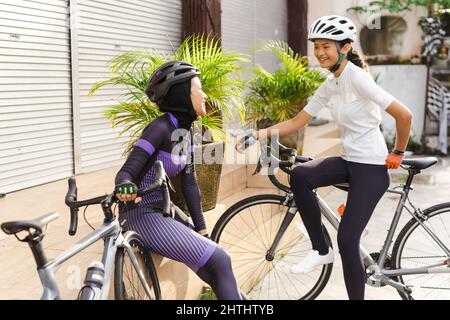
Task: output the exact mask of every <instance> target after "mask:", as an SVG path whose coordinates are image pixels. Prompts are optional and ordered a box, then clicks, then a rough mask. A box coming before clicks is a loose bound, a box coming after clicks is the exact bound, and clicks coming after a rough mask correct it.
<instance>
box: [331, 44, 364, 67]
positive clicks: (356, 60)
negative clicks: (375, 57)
mask: <svg viewBox="0 0 450 320" xmlns="http://www.w3.org/2000/svg"><path fill="white" fill-rule="evenodd" d="M347 43H350V44H352V41H351V40H350V39H345V40H343V41H339V42H338V48H340V49H339V51H340V50H341V49H342V47H344V46H345V45H346V44H347ZM347 60H348V61H351V62H352V63H353V64H354V65H356V66H358V67H360V68H361V69H364V70H365V71H367V72H369V65H368V64H367V62H366V61H365V60H364V58H363V57H362V55H361V54H360V53H359V52H358V51H356V50H355V49H353V47H352V49H351V50H350V51H349V52H348V53H347Z"/></svg>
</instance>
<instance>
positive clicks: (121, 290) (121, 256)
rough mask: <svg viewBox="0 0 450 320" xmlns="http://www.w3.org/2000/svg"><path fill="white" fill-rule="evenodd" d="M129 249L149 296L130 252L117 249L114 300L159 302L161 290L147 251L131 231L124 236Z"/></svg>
mask: <svg viewBox="0 0 450 320" xmlns="http://www.w3.org/2000/svg"><path fill="white" fill-rule="evenodd" d="M124 237H125V239H126V240H127V241H128V243H129V244H130V247H131V254H132V255H134V256H135V257H136V259H137V262H138V264H139V267H140V271H142V273H143V274H144V277H145V280H146V282H147V285H148V286H149V288H150V292H151V293H150V294H147V292H146V291H145V289H144V288H145V287H144V284H143V283H142V282H141V280H140V279H139V276H138V272H139V271H138V270H137V269H136V268H135V267H134V265H133V263H132V262H131V257H130V252H129V251H128V250H127V249H126V248H125V247H120V248H118V249H117V253H116V259H115V268H114V293H115V298H116V300H160V299H161V289H160V286H159V281H158V275H157V273H156V269H155V265H154V264H153V260H152V257H151V256H150V253H149V251H148V250H147V249H146V248H145V246H144V244H143V242H142V240H141V238H140V236H139V235H138V234H137V233H136V232H133V231H127V232H126V233H125V234H124Z"/></svg>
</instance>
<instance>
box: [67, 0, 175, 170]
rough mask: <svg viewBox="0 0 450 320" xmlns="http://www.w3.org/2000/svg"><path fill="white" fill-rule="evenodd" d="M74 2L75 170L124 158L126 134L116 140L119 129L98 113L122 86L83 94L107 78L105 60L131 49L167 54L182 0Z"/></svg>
mask: <svg viewBox="0 0 450 320" xmlns="http://www.w3.org/2000/svg"><path fill="white" fill-rule="evenodd" d="M77 3H78V4H77V10H76V14H77V19H78V23H77V30H76V32H77V38H78V41H77V43H78V48H76V50H77V53H76V55H75V56H76V57H77V68H78V71H77V75H76V77H78V79H79V80H78V83H79V93H80V102H79V123H80V132H79V136H80V144H79V146H76V147H77V149H76V150H79V154H80V157H79V158H80V159H79V160H77V161H79V163H77V173H79V172H90V171H93V170H98V169H102V168H107V167H111V166H114V165H119V164H121V163H122V162H123V160H124V159H123V157H122V152H123V150H124V145H125V143H126V141H127V137H121V138H119V139H117V134H118V133H119V132H120V130H119V129H115V130H114V131H113V129H112V128H111V125H110V123H109V122H108V120H107V119H106V118H104V116H103V115H102V114H101V113H102V112H103V111H104V110H105V108H107V107H109V106H112V105H115V104H116V99H117V98H118V97H119V95H120V94H121V93H123V92H124V91H123V89H121V88H113V87H104V88H103V89H100V90H99V91H98V92H97V93H96V94H95V95H94V96H88V92H89V90H90V89H91V88H92V86H93V84H95V83H96V82H98V81H101V80H105V79H108V78H109V76H110V73H109V70H108V69H107V68H106V63H107V61H109V60H110V59H112V58H113V57H115V56H117V55H118V54H120V53H121V52H124V51H128V50H133V49H149V48H155V49H159V50H161V51H162V52H165V53H169V52H172V46H171V44H172V45H173V46H174V47H175V48H176V47H177V46H178V45H179V43H180V41H181V23H182V15H181V0H77ZM169 39H170V40H169ZM76 77H75V78H76ZM77 90H78V89H77Z"/></svg>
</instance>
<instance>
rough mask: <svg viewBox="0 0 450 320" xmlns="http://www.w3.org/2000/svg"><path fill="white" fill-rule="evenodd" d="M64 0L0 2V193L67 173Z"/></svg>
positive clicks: (69, 160) (70, 150)
mask: <svg viewBox="0 0 450 320" xmlns="http://www.w3.org/2000/svg"><path fill="white" fill-rule="evenodd" d="M68 5H69V4H68V0H35V1H34V0H33V1H32V0H15V1H12V0H0V192H4V193H7V192H11V191H15V190H19V189H23V188H27V187H30V186H34V185H38V184H41V183H46V182H49V181H53V180H57V179H60V178H65V177H68V176H70V175H72V174H73V136H72V105H71V101H72V100H71V71H70V70H71V69H70V32H69V27H68V26H69V19H68V18H69V10H68Z"/></svg>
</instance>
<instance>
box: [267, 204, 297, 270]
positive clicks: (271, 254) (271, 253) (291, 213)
mask: <svg viewBox="0 0 450 320" xmlns="http://www.w3.org/2000/svg"><path fill="white" fill-rule="evenodd" d="M296 213H297V208H296V207H295V206H294V207H289V209H288V210H287V212H286V214H285V216H284V218H283V221H282V222H281V225H280V228H279V229H278V232H277V234H276V235H275V239H274V240H273V242H272V245H271V246H270V248H269V250H267V253H266V260H267V261H272V260H273V259H274V258H275V251H276V250H277V247H278V244H279V243H280V240H281V238H282V237H283V235H284V233H285V232H286V230H287V228H288V227H289V225H290V224H291V222H292V220H293V219H294V217H295V214H296Z"/></svg>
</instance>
